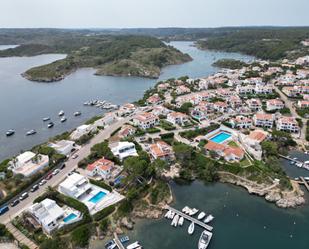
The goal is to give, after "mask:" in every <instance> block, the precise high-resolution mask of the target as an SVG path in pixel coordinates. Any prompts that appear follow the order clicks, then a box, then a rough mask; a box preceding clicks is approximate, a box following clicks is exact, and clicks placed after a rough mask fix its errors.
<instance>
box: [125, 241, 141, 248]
mask: <svg viewBox="0 0 309 249" xmlns="http://www.w3.org/2000/svg"><path fill="white" fill-rule="evenodd" d="M137 248H142V246H141V245H140V244H139V242H138V241H136V242H134V243H133V244H131V245H128V246H127V249H137Z"/></svg>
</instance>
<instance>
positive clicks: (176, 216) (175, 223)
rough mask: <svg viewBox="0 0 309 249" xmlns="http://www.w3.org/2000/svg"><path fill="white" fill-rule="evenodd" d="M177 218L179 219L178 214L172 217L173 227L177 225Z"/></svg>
mask: <svg viewBox="0 0 309 249" xmlns="http://www.w3.org/2000/svg"><path fill="white" fill-rule="evenodd" d="M178 220H179V215H178V214H176V215H175V216H174V218H173V221H172V223H171V225H172V226H174V227H177V225H178Z"/></svg>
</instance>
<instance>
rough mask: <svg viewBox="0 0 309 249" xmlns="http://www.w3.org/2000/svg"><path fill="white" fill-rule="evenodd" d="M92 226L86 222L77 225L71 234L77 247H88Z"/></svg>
mask: <svg viewBox="0 0 309 249" xmlns="http://www.w3.org/2000/svg"><path fill="white" fill-rule="evenodd" d="M91 229H92V226H91V225H90V224H85V225H83V226H80V227H77V228H76V229H75V230H74V231H73V232H72V234H71V241H72V243H73V246H75V247H87V246H88V244H89V240H90V237H91Z"/></svg>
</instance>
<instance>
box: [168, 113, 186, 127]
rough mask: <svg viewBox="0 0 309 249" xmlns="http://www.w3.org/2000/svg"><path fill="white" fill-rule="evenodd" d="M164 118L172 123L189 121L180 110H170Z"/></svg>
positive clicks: (182, 123) (180, 123)
mask: <svg viewBox="0 0 309 249" xmlns="http://www.w3.org/2000/svg"><path fill="white" fill-rule="evenodd" d="M166 120H167V121H168V122H171V123H172V124H174V125H176V124H178V125H185V124H186V123H187V122H188V121H189V116H188V115H186V114H184V113H181V112H172V113H169V114H168V115H167V119H166Z"/></svg>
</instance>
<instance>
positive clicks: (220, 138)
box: [210, 132, 232, 144]
mask: <svg viewBox="0 0 309 249" xmlns="http://www.w3.org/2000/svg"><path fill="white" fill-rule="evenodd" d="M231 136H232V135H231V134H228V133H225V132H220V133H219V134H217V135H216V136H214V137H212V138H211V139H210V141H212V142H215V143H218V144H220V143H222V142H224V141H225V140H227V139H229V138H230V137H231Z"/></svg>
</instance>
